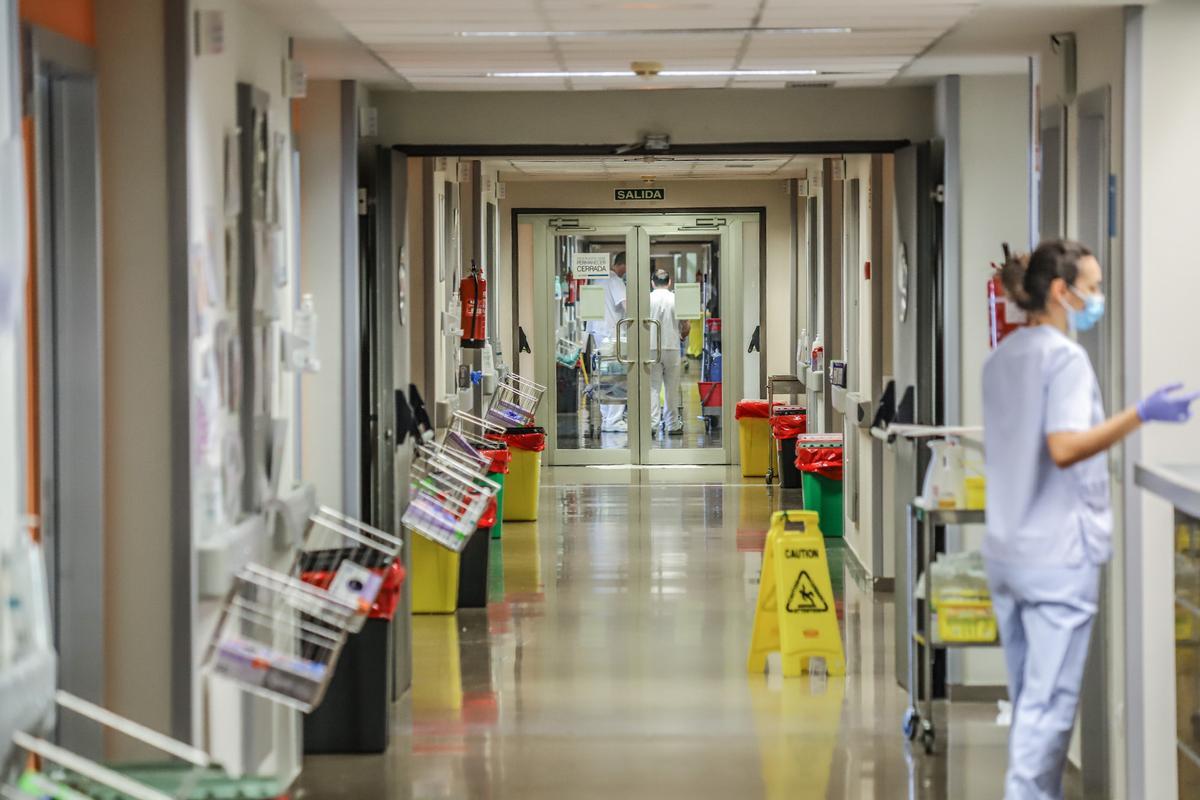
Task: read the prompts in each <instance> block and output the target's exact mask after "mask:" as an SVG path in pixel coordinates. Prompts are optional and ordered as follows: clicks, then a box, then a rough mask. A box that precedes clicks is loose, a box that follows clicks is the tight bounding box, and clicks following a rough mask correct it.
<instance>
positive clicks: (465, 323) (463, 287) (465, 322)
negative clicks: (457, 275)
mask: <svg viewBox="0 0 1200 800" xmlns="http://www.w3.org/2000/svg"><path fill="white" fill-rule="evenodd" d="M458 296H459V299H460V302H461V303H462V326H461V327H462V346H463V347H465V348H467V349H470V350H480V349H482V348H483V345H484V343H485V342H486V341H487V281H485V280H484V278H483V275H481V274H480V273H479V267H477V266H476V265H475V261H474V259H472V260H471V274H470V275H468V276H467V277H465V278H463V279H462V280H461V281H460V282H459V284H458Z"/></svg>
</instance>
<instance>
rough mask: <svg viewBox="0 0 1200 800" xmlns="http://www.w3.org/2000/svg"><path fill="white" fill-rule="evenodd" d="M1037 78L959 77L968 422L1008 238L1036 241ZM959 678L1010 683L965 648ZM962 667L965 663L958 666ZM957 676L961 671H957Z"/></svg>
mask: <svg viewBox="0 0 1200 800" xmlns="http://www.w3.org/2000/svg"><path fill="white" fill-rule="evenodd" d="M1029 108H1030V98H1029V77H1028V76H1027V75H997V76H964V77H962V78H961V79H960V83H959V120H958V129H959V137H960V141H959V148H960V149H959V153H960V161H959V191H960V195H959V196H960V207H959V209H958V211H959V219H960V220H961V227H960V229H959V234H960V235H959V237H958V244H959V253H958V256H959V258H958V260H959V263H960V264H961V273H960V274H961V279H960V285H959V289H960V307H959V330H958V331H957V333H956V334H953V333H952V334H951V335H957V337H958V339H959V342H960V344H959V351H960V361H959V368H958V377H959V390H960V392H961V395H960V397H961V405H960V408H961V410H962V416H961V421H962V424H964V425H980V424H982V423H983V392H982V384H983V362H984V359H986V358H987V356H988V353H989V352H990V348H989V346H988V313H987V310H988V309H987V282H988V280H989V279H990V278H991V275H992V268H991V266H990V264H991V263H992V262H996V261H1000V260H1001V259H1002V252H1001V248H1000V243H1001V242H1009V243H1010V244H1012V246H1013V247H1014V249H1018V250H1019V249H1021V248H1023V247H1024V243H1025V242H1026V241H1028V239H1029V188H1028V187H1029V171H1028V166H1029V148H1030V141H1029ZM962 536H963V546H964V547H967V548H978V547H979V545H980V544H981V543H982V538H983V535H982V530H980V529H972V528H964V529H963V532H962ZM954 655H955V656H956V657H959V656H961V662H959V663H960V665H961V666H960V667H958V669H961V672H960V673H959V675H958V676H957V677H958V680H956V681H955V682H961V683H962V684H965V685H987V686H1004V685H1005V681H1006V673H1005V669H1004V662H1003V659H1002V658H1001V657H1000V654H999V653H998V652H996V651H985V650H979V651H963V652H962V653H961V654H958V653H956V654H954ZM955 671H957V669H956V670H955ZM952 677H955V676H952Z"/></svg>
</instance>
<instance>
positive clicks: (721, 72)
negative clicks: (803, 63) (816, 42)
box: [658, 69, 817, 78]
mask: <svg viewBox="0 0 1200 800" xmlns="http://www.w3.org/2000/svg"><path fill="white" fill-rule="evenodd" d="M658 74H659V75H661V76H662V77H664V78H775V77H788V76H797V75H816V74H817V71H816V70H815V69H664V70H663V71H661V72H659V73H658Z"/></svg>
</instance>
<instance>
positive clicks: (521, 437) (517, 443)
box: [503, 433, 546, 460]
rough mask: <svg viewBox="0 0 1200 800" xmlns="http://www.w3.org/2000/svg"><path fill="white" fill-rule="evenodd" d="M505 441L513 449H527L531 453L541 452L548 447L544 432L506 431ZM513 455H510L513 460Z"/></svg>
mask: <svg viewBox="0 0 1200 800" xmlns="http://www.w3.org/2000/svg"><path fill="white" fill-rule="evenodd" d="M503 438H504V443H505V444H507V445H508V446H509V448H510V449H512V450H525V451H527V452H530V453H540V452H542V451H543V450H545V449H546V434H544V433H506V434H504V437H503ZM511 458H512V456H511V455H510V456H509V459H510V460H511Z"/></svg>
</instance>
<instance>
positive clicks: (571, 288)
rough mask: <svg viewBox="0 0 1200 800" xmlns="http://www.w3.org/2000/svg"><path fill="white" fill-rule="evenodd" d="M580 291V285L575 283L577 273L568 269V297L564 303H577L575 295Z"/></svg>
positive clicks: (568, 304)
mask: <svg viewBox="0 0 1200 800" xmlns="http://www.w3.org/2000/svg"><path fill="white" fill-rule="evenodd" d="M578 292H579V286H578V285H577V284H576V283H575V273H574V272H572V271H571V270H567V299H566V302H564V303H563V305H565V306H573V305H575V297H576V295H577V294H578Z"/></svg>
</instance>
